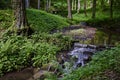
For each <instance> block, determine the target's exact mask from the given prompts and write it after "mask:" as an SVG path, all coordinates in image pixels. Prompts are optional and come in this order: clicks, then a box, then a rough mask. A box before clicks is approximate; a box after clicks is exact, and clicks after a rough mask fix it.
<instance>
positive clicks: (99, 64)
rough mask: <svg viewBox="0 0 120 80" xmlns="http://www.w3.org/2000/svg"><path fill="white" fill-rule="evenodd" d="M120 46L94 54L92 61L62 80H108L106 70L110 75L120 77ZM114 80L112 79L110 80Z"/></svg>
mask: <svg viewBox="0 0 120 80" xmlns="http://www.w3.org/2000/svg"><path fill="white" fill-rule="evenodd" d="M119 66H120V46H118V47H115V48H112V49H111V50H105V51H103V52H99V53H96V55H94V56H93V58H92V61H91V62H90V63H89V64H87V65H86V66H85V67H81V68H78V69H77V70H76V71H74V72H72V73H71V74H70V75H68V76H66V77H65V78H64V79H63V80H109V78H110V77H109V76H106V74H109V73H106V74H105V72H106V71H107V70H110V71H113V72H115V73H116V74H115V73H113V74H112V75H116V77H119V76H117V75H120V68H119ZM112 80H114V79H112Z"/></svg>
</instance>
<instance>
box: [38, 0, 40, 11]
mask: <svg viewBox="0 0 120 80" xmlns="http://www.w3.org/2000/svg"><path fill="white" fill-rule="evenodd" d="M38 9H40V0H38Z"/></svg>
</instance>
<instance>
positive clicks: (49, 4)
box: [48, 0, 51, 9]
mask: <svg viewBox="0 0 120 80" xmlns="http://www.w3.org/2000/svg"><path fill="white" fill-rule="evenodd" d="M48 6H49V7H48V8H49V9H50V7H51V0H49V3H48Z"/></svg>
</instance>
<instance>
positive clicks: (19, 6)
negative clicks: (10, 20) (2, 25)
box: [12, 0, 27, 31]
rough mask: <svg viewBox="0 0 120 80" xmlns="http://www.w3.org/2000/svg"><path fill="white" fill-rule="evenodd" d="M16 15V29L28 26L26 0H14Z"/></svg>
mask: <svg viewBox="0 0 120 80" xmlns="http://www.w3.org/2000/svg"><path fill="white" fill-rule="evenodd" d="M12 1H13V8H14V17H15V25H14V26H15V29H17V30H18V31H19V30H21V29H24V28H27V18H26V8H25V0H12Z"/></svg>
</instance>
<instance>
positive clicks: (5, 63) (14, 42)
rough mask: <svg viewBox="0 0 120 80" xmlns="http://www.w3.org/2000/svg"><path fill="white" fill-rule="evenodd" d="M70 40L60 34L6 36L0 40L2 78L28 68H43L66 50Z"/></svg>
mask: <svg viewBox="0 0 120 80" xmlns="http://www.w3.org/2000/svg"><path fill="white" fill-rule="evenodd" d="M68 45H70V39H69V38H67V37H62V36H61V35H60V34H54V35H50V34H46V33H37V34H34V35H32V36H29V38H27V37H23V36H15V35H13V36H6V35H4V37H3V38H2V39H1V40H0V76H2V75H3V74H4V73H6V72H10V71H13V70H20V69H22V68H24V67H27V66H35V67H41V66H42V65H43V64H48V63H49V62H51V61H52V60H56V53H57V52H58V51H59V50H61V49H66V48H67V46H68Z"/></svg>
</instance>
